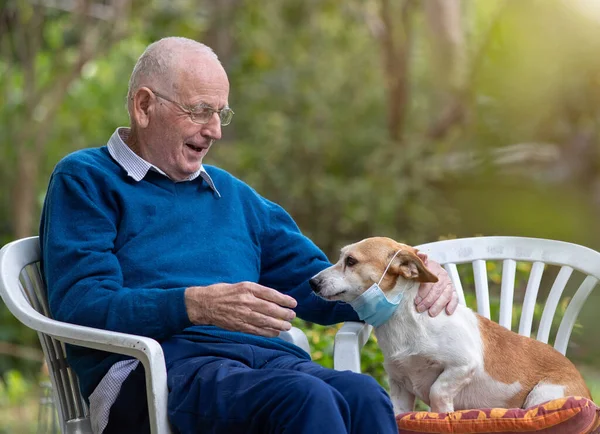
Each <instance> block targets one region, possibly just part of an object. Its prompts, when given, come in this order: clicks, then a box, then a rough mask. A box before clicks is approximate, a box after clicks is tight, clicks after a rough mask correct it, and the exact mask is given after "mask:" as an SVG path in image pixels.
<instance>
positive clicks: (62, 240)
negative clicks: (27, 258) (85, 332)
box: [40, 172, 191, 340]
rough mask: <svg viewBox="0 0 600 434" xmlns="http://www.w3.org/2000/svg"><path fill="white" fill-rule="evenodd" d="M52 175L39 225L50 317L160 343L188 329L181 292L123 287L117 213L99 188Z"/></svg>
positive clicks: (81, 180) (63, 175)
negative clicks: (115, 250)
mask: <svg viewBox="0 0 600 434" xmlns="http://www.w3.org/2000/svg"><path fill="white" fill-rule="evenodd" d="M98 184H99V182H93V181H91V180H88V179H87V178H84V177H81V178H80V177H77V176H74V175H72V174H66V173H57V172H55V173H54V174H53V176H52V178H51V180H50V184H49V187H48V193H47V196H46V200H45V203H44V210H43V213H42V221H41V225H40V240H41V246H42V269H43V272H44V278H45V280H46V284H47V287H48V299H49V304H50V311H51V313H52V315H53V316H54V318H56V319H57V320H60V321H65V322H69V323H73V324H79V325H85V326H90V327H96V328H101V329H106V330H112V331H118V332H124V333H132V334H138V335H144V336H148V337H151V338H154V339H158V340H162V339H165V338H167V337H169V336H171V335H173V334H174V333H177V332H179V331H181V330H183V329H184V328H185V327H187V326H189V325H191V323H190V321H189V319H188V316H187V312H186V308H185V302H184V295H183V293H184V291H185V288H151V289H146V288H144V289H142V288H127V287H125V286H123V275H122V272H121V267H120V265H119V261H118V258H117V257H116V255H115V253H114V247H115V246H114V241H115V237H116V234H117V230H118V225H119V210H118V204H117V203H116V201H115V199H114V198H113V197H111V195H110V193H109V192H108V191H107V188H106V186H104V185H98Z"/></svg>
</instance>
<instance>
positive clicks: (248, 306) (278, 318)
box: [185, 282, 297, 337]
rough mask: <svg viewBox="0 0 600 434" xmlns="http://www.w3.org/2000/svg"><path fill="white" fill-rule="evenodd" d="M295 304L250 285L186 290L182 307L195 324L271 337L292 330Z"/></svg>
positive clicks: (239, 284)
mask: <svg viewBox="0 0 600 434" xmlns="http://www.w3.org/2000/svg"><path fill="white" fill-rule="evenodd" d="M296 305H297V303H296V300H295V299H293V298H292V297H290V296H288V295H285V294H282V293H280V292H278V291H276V290H274V289H271V288H267V287H266V286H262V285H259V284H257V283H253V282H240V283H234V284H228V283H218V284H215V285H209V286H192V287H189V288H187V289H186V290H185V307H186V309H187V314H188V317H189V318H190V321H191V322H192V323H194V324H211V325H216V326H219V327H221V328H224V329H226V330H231V331H238V332H245V333H252V334H254V335H259V336H267V337H274V336H278V335H279V332H280V331H287V330H289V329H290V328H292V325H291V324H290V321H291V320H293V319H294V318H295V317H296V313H295V312H294V311H293V310H291V309H292V308H294V307H296Z"/></svg>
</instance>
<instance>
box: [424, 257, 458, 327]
mask: <svg viewBox="0 0 600 434" xmlns="http://www.w3.org/2000/svg"><path fill="white" fill-rule="evenodd" d="M417 255H418V256H419V258H421V260H422V261H423V263H424V264H425V266H427V268H429V270H430V271H431V272H432V273H433V274H435V275H436V276H437V278H438V281H437V282H436V283H421V286H420V287H419V292H418V294H417V297H415V304H416V305H417V311H418V312H425V311H426V310H428V311H429V315H430V316H436V315H438V314H439V313H440V312H441V311H442V310H444V308H446V313H447V314H448V315H452V314H453V313H454V311H455V310H456V306H458V295H457V294H456V290H455V289H454V285H452V282H451V281H450V277H449V276H448V273H447V272H446V270H444V268H442V266H441V265H440V264H438V263H437V262H435V261H430V260H428V259H427V255H425V254H424V253H417Z"/></svg>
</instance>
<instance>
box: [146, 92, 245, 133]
mask: <svg viewBox="0 0 600 434" xmlns="http://www.w3.org/2000/svg"><path fill="white" fill-rule="evenodd" d="M152 92H154V95H156V96H157V97H159V98H162V99H164V100H165V101H169V102H170V103H173V104H175V105H176V106H177V107H179V108H180V109H181V110H182V111H183V112H185V113H187V114H188V115H189V117H190V119H191V121H192V122H194V123H195V124H200V125H204V124H207V123H208V122H209V121H210V120H211V119H212V117H213V115H214V114H215V113H217V114H218V115H219V119H220V120H221V125H223V126H226V125H229V124H230V123H231V119H232V118H233V115H234V113H233V110H231V109H230V108H229V107H227V106H225V107H223V108H222V109H221V110H215V109H213V108H212V107H210V106H209V105H206V104H200V105H199V106H198V107H197V108H195V109H194V110H190V109H188V108H185V107H184V106H183V105H181V104H179V103H178V102H177V101H173V100H172V99H169V98H167V97H166V96H164V95H161V94H160V93H158V92H155V91H154V90H153V91H152Z"/></svg>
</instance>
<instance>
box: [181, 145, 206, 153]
mask: <svg viewBox="0 0 600 434" xmlns="http://www.w3.org/2000/svg"><path fill="white" fill-rule="evenodd" d="M185 145H186V146H187V147H188V148H190V149H192V150H194V151H196V152H202V151H204V148H201V147H200V146H194V145H192V144H191V143H186V144H185Z"/></svg>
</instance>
